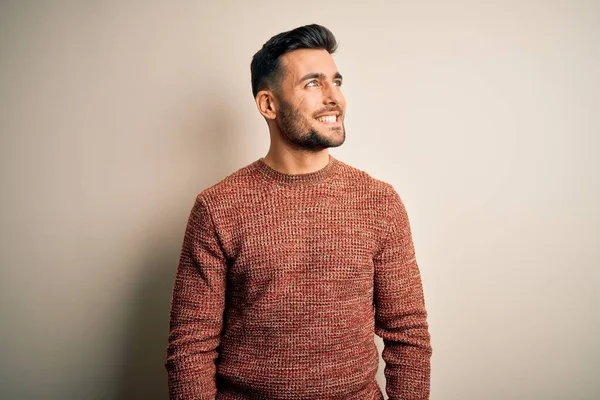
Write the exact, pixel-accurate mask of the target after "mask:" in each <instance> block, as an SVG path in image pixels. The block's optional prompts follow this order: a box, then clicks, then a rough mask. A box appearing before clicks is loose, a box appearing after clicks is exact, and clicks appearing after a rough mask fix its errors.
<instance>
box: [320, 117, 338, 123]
mask: <svg viewBox="0 0 600 400" xmlns="http://www.w3.org/2000/svg"><path fill="white" fill-rule="evenodd" d="M317 120H318V121H320V122H324V123H326V124H332V123H334V122H335V121H336V120H337V117H336V116H335V115H325V116H323V117H319V118H317Z"/></svg>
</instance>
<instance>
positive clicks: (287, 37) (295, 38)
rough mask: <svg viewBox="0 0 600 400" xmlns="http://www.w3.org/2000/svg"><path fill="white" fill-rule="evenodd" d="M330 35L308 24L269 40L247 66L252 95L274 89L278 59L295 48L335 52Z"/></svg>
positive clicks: (279, 74) (277, 75) (279, 68)
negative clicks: (268, 88)
mask: <svg viewBox="0 0 600 400" xmlns="http://www.w3.org/2000/svg"><path fill="white" fill-rule="evenodd" d="M337 45H338V44H337V41H336V40H335V36H333V33H331V31H330V30H329V29H327V28H325V27H324V26H321V25H317V24H312V25H305V26H301V27H299V28H296V29H292V30H291V31H287V32H282V33H279V34H277V35H275V36H273V37H272V38H271V39H269V40H268V41H267V42H266V43H265V44H264V45H263V47H262V48H261V49H260V50H259V51H258V52H256V54H254V57H252V62H251V63H250V74H251V80H252V94H253V95H254V97H256V95H257V94H258V92H260V91H261V90H263V89H265V88H267V87H270V88H276V87H277V86H278V85H279V82H280V79H281V77H282V73H283V70H282V67H281V56H283V55H284V54H286V53H289V52H291V51H294V50H298V49H323V50H327V52H329V54H333V53H334V52H335V50H336V49H337Z"/></svg>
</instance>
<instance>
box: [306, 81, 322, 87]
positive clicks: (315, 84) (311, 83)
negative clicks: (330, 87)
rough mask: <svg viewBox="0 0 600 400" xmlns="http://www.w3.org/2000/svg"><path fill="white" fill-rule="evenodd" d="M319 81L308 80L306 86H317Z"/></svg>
mask: <svg viewBox="0 0 600 400" xmlns="http://www.w3.org/2000/svg"><path fill="white" fill-rule="evenodd" d="M318 84H319V83H318V82H317V81H310V82H308V83H307V84H306V87H313V86H317V85H318Z"/></svg>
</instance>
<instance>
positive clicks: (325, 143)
mask: <svg viewBox="0 0 600 400" xmlns="http://www.w3.org/2000/svg"><path fill="white" fill-rule="evenodd" d="M279 115H280V117H281V118H280V120H279V128H280V130H281V133H282V134H283V138H284V139H285V140H287V141H288V143H290V144H292V145H293V146H295V147H296V148H299V149H302V150H307V151H311V152H316V151H320V150H323V149H327V148H329V147H338V146H341V145H342V144H343V143H344V141H345V140H346V129H345V127H344V124H343V123H342V126H341V127H339V126H335V127H331V128H328V129H331V130H333V131H336V132H338V133H339V131H341V134H342V138H341V140H335V138H329V137H327V136H325V135H323V134H321V133H320V132H319V131H317V130H316V129H315V128H313V126H312V125H311V124H310V122H309V121H307V119H306V118H305V117H304V116H303V115H302V114H301V113H300V112H298V111H296V110H295V109H294V108H293V107H292V106H291V105H290V104H289V103H287V102H285V101H282V102H281V103H280V107H279Z"/></svg>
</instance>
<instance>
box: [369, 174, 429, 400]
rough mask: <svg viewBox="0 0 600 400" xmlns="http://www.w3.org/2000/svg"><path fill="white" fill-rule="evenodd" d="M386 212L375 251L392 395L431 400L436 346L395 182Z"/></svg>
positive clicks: (378, 314)
mask: <svg viewBox="0 0 600 400" xmlns="http://www.w3.org/2000/svg"><path fill="white" fill-rule="evenodd" d="M387 215H388V220H387V226H386V229H387V234H386V236H385V238H384V239H383V241H382V243H381V247H380V249H379V251H378V253H377V254H376V256H375V257H374V264H375V294H374V302H375V333H376V334H377V335H378V336H379V337H381V338H382V339H383V342H384V349H383V352H382V358H383V360H384V361H385V364H386V366H385V370H384V374H385V377H386V380H387V384H386V391H387V394H388V396H389V400H427V399H429V391H430V390H429V387H430V359H431V354H432V348H431V343H430V335H429V326H428V323H427V311H426V309H425V301H424V296H423V287H422V282H421V276H420V272H419V267H418V265H417V261H416V258H415V251H414V246H413V241H412V235H411V230H410V224H409V220H408V216H407V213H406V210H405V207H404V204H403V202H402V200H401V199H400V197H399V195H398V194H397V193H396V191H395V190H394V189H393V188H392V187H391V186H390V193H389V194H388V214H387Z"/></svg>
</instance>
